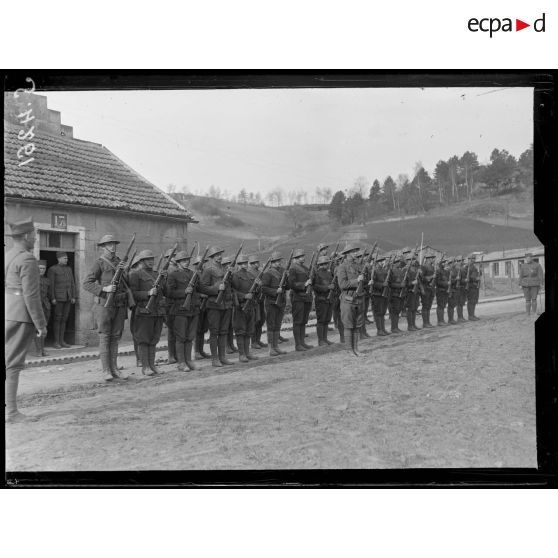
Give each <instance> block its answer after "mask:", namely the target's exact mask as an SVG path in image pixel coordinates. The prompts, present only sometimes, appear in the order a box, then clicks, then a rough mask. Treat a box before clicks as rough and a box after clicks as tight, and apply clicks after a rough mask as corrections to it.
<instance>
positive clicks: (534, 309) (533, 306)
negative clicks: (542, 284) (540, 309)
mask: <svg viewBox="0 0 558 558" xmlns="http://www.w3.org/2000/svg"><path fill="white" fill-rule="evenodd" d="M531 312H532V313H533V315H534V316H536V315H537V299H536V298H534V299H533V300H532V301H531Z"/></svg>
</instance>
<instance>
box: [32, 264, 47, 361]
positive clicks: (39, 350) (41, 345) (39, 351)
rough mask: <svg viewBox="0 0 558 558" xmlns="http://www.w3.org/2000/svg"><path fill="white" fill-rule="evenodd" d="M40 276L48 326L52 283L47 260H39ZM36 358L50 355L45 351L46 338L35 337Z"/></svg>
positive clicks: (42, 301) (42, 299) (42, 300)
mask: <svg viewBox="0 0 558 558" xmlns="http://www.w3.org/2000/svg"><path fill="white" fill-rule="evenodd" d="M38 264H39V275H40V281H41V303H42V305H43V313H44V315H45V320H46V323H47V326H48V321H49V319H50V281H49V280H48V277H47V276H46V268H47V263H46V260H39V262H38ZM35 356H38V357H45V356H48V353H47V352H46V351H45V338H44V337H39V336H35Z"/></svg>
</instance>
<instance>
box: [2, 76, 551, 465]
mask: <svg viewBox="0 0 558 558" xmlns="http://www.w3.org/2000/svg"><path fill="white" fill-rule="evenodd" d="M22 81H23V84H22V85H21V87H19V88H18V89H14V90H5V91H4V165H5V176H4V246H5V252H4V266H5V365H6V383H5V397H6V399H5V405H6V410H5V419H6V448H5V451H6V455H5V457H6V470H7V471H8V472H13V473H32V472H45V473H53V472H69V473H79V472H87V471H97V472H119V471H120V472H122V471H131V472H141V471H152V472H153V471H158V472H164V471H182V472H187V471H269V470H272V471H287V470H306V471H320V470H353V469H358V470H365V471H375V470H394V469H395V470H417V469H444V470H445V469H469V468H472V469H474V468H489V469H502V470H503V469H514V468H526V469H533V470H535V469H536V468H537V466H538V460H537V410H536V404H537V400H536V399H537V398H536V377H535V372H536V367H535V362H536V359H535V356H536V355H535V329H536V324H537V320H538V319H539V318H540V317H541V315H543V314H544V312H545V277H546V275H545V247H544V245H543V243H542V242H541V240H539V238H538V237H537V235H536V234H535V203H534V172H535V159H536V157H535V155H536V154H535V153H534V151H535V146H536V144H535V143H534V137H535V133H536V129H535V123H534V99H535V91H534V87H533V86H528V85H522V86H515V85H506V84H505V83H504V84H502V85H500V86H498V85H480V84H475V83H474V80H471V85H443V84H440V83H437V84H436V85H432V86H428V85H424V84H423V83H424V81H425V80H423V82H422V84H421V81H420V80H418V81H416V83H413V82H412V80H407V81H400V82H397V83H395V84H394V86H390V85H389V83H386V80H383V81H381V80H380V81H381V84H380V85H378V84H377V83H370V84H369V85H368V86H361V85H359V86H351V85H350V83H343V85H342V86H335V84H332V83H331V82H330V83H329V84H328V85H327V86H323V87H320V86H319V85H318V83H319V82H318V81H316V82H315V85H314V86H301V85H297V86H295V87H288V86H280V85H278V84H277V83H275V84H274V85H273V86H266V85H265V83H264V84H263V85H259V84H257V83H255V84H254V85H253V86H252V87H250V86H249V85H248V86H246V85H243V86H238V87H235V86H234V84H232V85H231V84H229V85H227V86H226V87H214V86H212V85H211V84H209V82H210V80H207V81H203V83H201V82H200V83H199V84H196V82H195V78H193V79H192V80H191V81H190V82H189V83H190V86H188V85H184V86H180V87H173V85H172V83H171V82H169V84H167V85H165V86H164V87H163V86H161V87H137V88H131V87H126V88H119V87H118V86H117V85H116V86H111V87H110V88H108V87H106V86H104V85H103V86H101V87H98V88H97V87H91V88H90V89H87V88H86V87H83V86H80V87H77V86H76V87H56V86H50V87H48V86H45V85H44V84H43V85H42V84H41V82H40V80H39V79H38V78H37V77H36V76H35V77H34V76H33V75H32V74H29V76H28V78H27V79H26V80H22ZM480 81H481V80H479V83H480ZM484 81H485V82H489V81H490V80H484ZM272 82H273V79H272V78H270V83H272ZM192 84H193V85H192Z"/></svg>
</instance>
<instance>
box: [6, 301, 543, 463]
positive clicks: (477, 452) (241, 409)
mask: <svg viewBox="0 0 558 558" xmlns="http://www.w3.org/2000/svg"><path fill="white" fill-rule="evenodd" d="M485 306H486V307H485V308H482V306H479V310H481V311H480V312H479V314H480V315H481V316H482V317H483V319H482V320H481V321H479V322H472V323H471V322H468V323H465V324H462V325H460V326H453V327H446V328H435V329H432V330H422V331H420V332H416V333H414V334H413V333H409V334H406V333H405V334H400V335H397V336H395V335H394V336H390V337H388V338H376V337H374V338H373V339H371V340H368V341H364V342H361V348H362V350H363V352H364V354H363V356H362V357H360V358H359V359H357V358H355V357H354V356H350V355H349V354H348V353H347V352H346V351H345V350H343V349H342V348H341V347H340V346H339V345H334V346H332V347H330V348H326V349H320V350H312V351H308V352H306V353H293V354H290V355H287V356H286V357H281V358H275V359H269V358H266V359H262V361H258V362H255V363H253V364H250V365H245V366H243V367H242V368H241V367H240V366H239V365H236V366H234V367H227V368H226V369H214V368H211V367H210V366H209V365H208V363H207V362H206V361H204V362H203V365H202V367H201V369H200V370H199V371H196V372H190V373H180V372H177V371H176V370H175V367H174V366H163V367H162V370H163V372H164V374H162V375H161V376H158V377H155V378H144V377H142V376H141V375H138V373H137V372H136V373H135V374H133V375H132V377H131V379H130V380H129V381H128V382H127V383H125V384H119V385H106V384H103V383H101V382H99V381H98V377H99V375H98V371H97V369H96V368H97V364H96V363H95V362H94V361H89V362H81V363H74V364H72V365H64V366H61V367H56V366H53V367H50V368H47V369H40V368H39V369H29V370H26V371H25V372H24V374H23V379H22V384H21V397H20V406H21V408H22V410H23V411H24V412H26V413H27V414H30V415H35V416H37V417H40V420H38V421H36V422H32V423H27V424H15V425H10V426H9V427H8V430H7V433H6V434H7V438H6V444H7V455H6V457H7V469H8V470H9V471H33V470H44V471H71V470H159V469H264V468H271V469H274V468H276V469H281V468H295V469H296V468H304V469H306V468H401V467H533V466H536V445H535V381H534V377H535V371H534V327H533V322H532V320H529V319H528V318H526V317H525V316H524V315H523V314H521V313H519V312H518V310H520V309H521V302H518V301H511V302H508V303H501V304H499V305H485ZM489 306H490V307H491V308H489ZM311 342H313V343H314V344H315V339H312V340H311ZM287 348H288V349H289V350H292V343H289V344H288V347H287ZM259 353H260V354H261V355H263V354H264V351H259ZM133 360H134V359H133V358H132V357H126V358H123V359H121V362H122V363H123V364H124V365H125V366H126V368H127V369H128V370H129V371H131V370H137V369H135V368H134V367H133ZM58 368H61V370H59V369H58Z"/></svg>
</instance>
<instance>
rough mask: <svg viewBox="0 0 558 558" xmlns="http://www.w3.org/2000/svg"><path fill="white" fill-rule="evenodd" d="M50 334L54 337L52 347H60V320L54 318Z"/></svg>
mask: <svg viewBox="0 0 558 558" xmlns="http://www.w3.org/2000/svg"><path fill="white" fill-rule="evenodd" d="M52 336H53V339H54V343H53V345H52V346H53V347H54V348H55V349H61V348H62V345H60V322H59V321H58V320H57V319H56V318H55V319H54V321H53V324H52Z"/></svg>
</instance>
